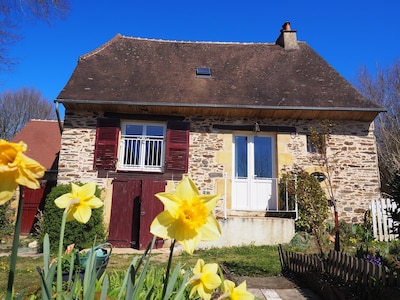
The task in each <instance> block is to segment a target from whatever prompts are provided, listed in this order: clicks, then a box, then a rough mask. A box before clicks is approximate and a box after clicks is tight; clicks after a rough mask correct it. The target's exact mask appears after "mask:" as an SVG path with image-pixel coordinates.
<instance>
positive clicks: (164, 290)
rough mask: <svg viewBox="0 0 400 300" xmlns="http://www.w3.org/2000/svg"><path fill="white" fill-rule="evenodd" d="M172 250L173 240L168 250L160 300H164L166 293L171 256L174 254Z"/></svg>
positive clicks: (173, 246)
mask: <svg viewBox="0 0 400 300" xmlns="http://www.w3.org/2000/svg"><path fill="white" fill-rule="evenodd" d="M174 248H175V239H173V240H172V242H171V247H170V248H169V259H168V264H167V270H166V271H165V280H164V286H163V293H162V297H161V299H164V297H165V293H166V292H167V286H168V280H169V272H170V270H171V264H172V256H173V254H174Z"/></svg>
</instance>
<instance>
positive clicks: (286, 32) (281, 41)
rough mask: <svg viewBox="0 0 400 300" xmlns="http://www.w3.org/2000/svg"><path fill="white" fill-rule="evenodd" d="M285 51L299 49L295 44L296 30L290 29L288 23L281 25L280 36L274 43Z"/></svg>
mask: <svg viewBox="0 0 400 300" xmlns="http://www.w3.org/2000/svg"><path fill="white" fill-rule="evenodd" d="M275 43H276V44H277V45H279V46H281V47H283V48H284V49H286V50H292V49H299V45H298V44H297V30H291V29H290V22H285V23H284V24H283V25H282V29H281V34H280V35H279V37H278V39H277V40H276V42H275Z"/></svg>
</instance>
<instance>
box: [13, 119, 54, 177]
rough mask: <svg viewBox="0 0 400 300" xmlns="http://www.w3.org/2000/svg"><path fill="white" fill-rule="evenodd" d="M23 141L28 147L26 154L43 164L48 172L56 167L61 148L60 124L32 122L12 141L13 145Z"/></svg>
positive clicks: (43, 121)
mask: <svg viewBox="0 0 400 300" xmlns="http://www.w3.org/2000/svg"><path fill="white" fill-rule="evenodd" d="M20 141H23V142H24V143H25V144H27V145H28V150H27V152H26V153H25V154H26V155H27V156H29V157H30V158H32V159H34V160H36V161H38V162H39V163H41V164H42V165H43V166H44V167H45V168H46V169H47V170H50V169H52V168H53V167H54V163H55V162H56V159H57V156H58V152H59V151H60V147H61V133H60V128H59V124H58V122H57V121H53V120H30V121H29V122H28V124H26V125H25V127H24V128H22V130H21V131H20V132H19V133H18V134H17V135H16V136H15V137H14V138H13V139H12V142H13V143H18V142H20Z"/></svg>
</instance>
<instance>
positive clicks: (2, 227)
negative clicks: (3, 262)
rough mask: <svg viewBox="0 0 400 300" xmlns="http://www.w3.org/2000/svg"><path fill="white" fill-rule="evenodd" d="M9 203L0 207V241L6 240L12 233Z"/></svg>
mask: <svg viewBox="0 0 400 300" xmlns="http://www.w3.org/2000/svg"><path fill="white" fill-rule="evenodd" d="M10 203H11V201H8V202H7V203H5V204H3V205H0V241H3V240H6V239H7V238H8V236H9V235H10V234H12V233H13V226H12V223H11V220H10V215H11V208H10Z"/></svg>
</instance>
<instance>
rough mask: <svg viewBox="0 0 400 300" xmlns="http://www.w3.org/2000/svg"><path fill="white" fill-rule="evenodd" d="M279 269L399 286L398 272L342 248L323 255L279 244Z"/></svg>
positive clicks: (371, 283)
mask: <svg viewBox="0 0 400 300" xmlns="http://www.w3.org/2000/svg"><path fill="white" fill-rule="evenodd" d="M279 257H280V260H281V265H282V271H283V272H289V273H293V274H297V275H304V274H307V273H314V274H319V275H323V274H324V275H329V276H330V277H332V278H335V279H337V280H340V281H342V282H345V283H349V282H352V283H357V284H361V285H365V286H376V285H377V284H379V285H381V286H395V287H400V274H397V273H396V272H389V271H388V270H387V269H386V267H384V266H382V265H379V264H376V263H373V262H370V261H368V260H366V259H362V258H357V257H354V256H351V255H348V254H345V253H342V252H338V251H333V250H331V251H330V252H329V254H328V256H327V257H326V258H321V257H320V256H318V255H316V254H300V253H295V252H291V251H284V250H282V247H281V246H279Z"/></svg>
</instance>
